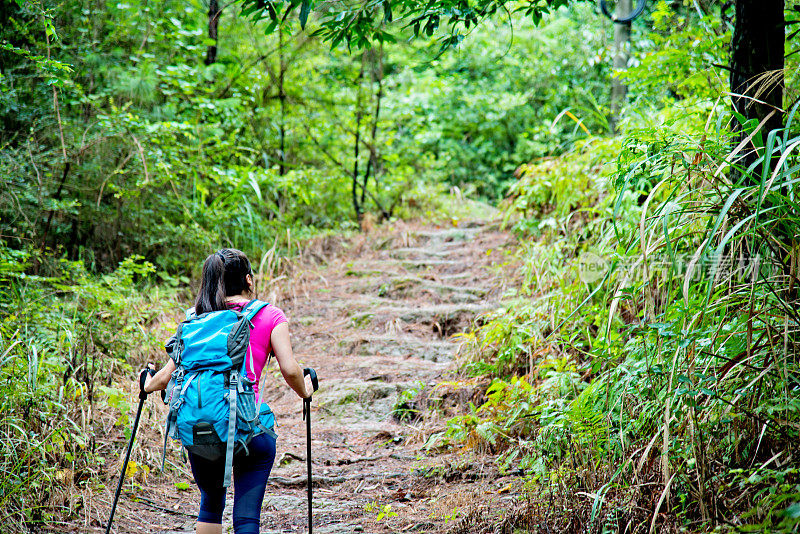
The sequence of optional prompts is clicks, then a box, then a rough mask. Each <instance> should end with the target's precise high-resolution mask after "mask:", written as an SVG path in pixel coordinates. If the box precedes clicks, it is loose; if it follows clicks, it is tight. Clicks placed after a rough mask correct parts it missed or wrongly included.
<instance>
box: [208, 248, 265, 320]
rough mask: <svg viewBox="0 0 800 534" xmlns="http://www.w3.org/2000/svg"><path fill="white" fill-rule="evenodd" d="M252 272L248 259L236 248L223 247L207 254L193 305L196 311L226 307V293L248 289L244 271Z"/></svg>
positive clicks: (246, 273) (236, 293) (238, 293)
mask: <svg viewBox="0 0 800 534" xmlns="http://www.w3.org/2000/svg"><path fill="white" fill-rule="evenodd" d="M248 274H249V275H252V274H253V271H252V269H251V267H250V260H248V259H247V256H245V254H244V252H242V251H241V250H236V249H235V248H223V249H222V250H220V251H219V252H215V253H214V254H212V255H210V256H209V257H208V258H206V261H205V263H203V276H202V278H201V280H200V291H199V292H198V294H197V301H196V302H195V305H194V309H195V313H196V314H197V315H200V314H202V313H207V312H210V311H218V310H227V309H228V306H227V304H226V303H225V297H228V296H232V295H240V294H242V293H245V292H246V293H249V292H250V285H249V284H248V283H247V275H248Z"/></svg>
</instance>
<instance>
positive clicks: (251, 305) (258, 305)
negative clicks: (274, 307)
mask: <svg viewBox="0 0 800 534" xmlns="http://www.w3.org/2000/svg"><path fill="white" fill-rule="evenodd" d="M265 306H269V302H264V301H263V300H258V299H253V300H251V301H250V302H248V303H247V304H246V305H245V306H244V308H242V315H244V316H245V317H247V319H248V320H249V321H252V320H253V317H255V316H256V314H257V313H258V312H260V311H261V310H262V309H263V308H264V307H265Z"/></svg>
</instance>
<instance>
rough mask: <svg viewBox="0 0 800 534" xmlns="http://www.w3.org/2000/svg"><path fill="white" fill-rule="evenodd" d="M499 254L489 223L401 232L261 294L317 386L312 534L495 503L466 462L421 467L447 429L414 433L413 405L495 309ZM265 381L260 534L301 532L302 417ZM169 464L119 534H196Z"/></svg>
mask: <svg viewBox="0 0 800 534" xmlns="http://www.w3.org/2000/svg"><path fill="white" fill-rule="evenodd" d="M508 241H509V237H508V235H507V234H506V233H503V232H501V231H499V230H498V228H497V225H496V224H493V223H490V222H482V221H473V222H463V223H461V224H460V225H459V226H458V227H447V228H437V227H424V226H417V225H407V224H404V223H399V224H398V225H397V226H396V227H394V228H391V229H382V230H379V231H376V232H373V233H372V234H371V235H369V236H367V237H364V236H359V237H357V238H354V239H353V240H352V241H348V242H337V241H334V240H333V239H331V238H329V239H327V240H323V241H319V242H318V243H316V244H315V245H312V246H311V247H310V248H309V250H307V251H306V254H304V256H305V257H306V258H311V257H316V258H318V259H317V261H308V262H307V264H303V265H294V266H293V268H292V276H291V277H290V278H289V279H288V281H289V282H288V283H286V282H287V281H286V280H284V281H283V283H282V282H281V281H280V280H277V281H276V282H275V283H273V284H270V285H269V287H268V288H267V290H266V291H262V295H261V296H262V298H264V297H266V296H267V295H266V294H267V293H270V295H269V298H271V299H272V301H273V302H276V303H277V305H278V306H280V307H281V308H283V309H284V310H285V312H286V314H287V316H288V317H289V318H290V329H291V331H292V342H293V346H294V350H295V354H296V357H297V358H298V360H299V361H300V362H301V365H303V366H311V367H314V368H315V369H316V370H317V372H318V373H319V377H320V381H321V388H320V391H319V392H318V393H317V394H316V395H315V396H314V402H313V415H312V424H313V436H314V441H313V453H312V459H313V469H314V482H315V495H314V511H315V514H314V517H315V519H314V521H315V525H314V532H318V533H320V534H323V533H350V532H368V533H370V532H375V533H377V532H438V531H442V530H443V529H444V528H445V527H447V525H448V523H449V522H450V521H451V520H454V519H456V518H457V517H459V515H460V514H463V511H464V510H466V509H467V508H470V507H471V506H474V504H475V503H474V502H473V501H474V500H475V499H476V498H478V499H479V500H482V501H486V500H490V499H493V498H503V497H498V495H499V493H502V491H501V489H500V488H501V487H502V486H503V485H504V481H503V480H500V479H497V478H496V473H495V472H494V470H493V469H492V468H491V467H486V466H483V465H482V464H481V462H480V461H477V460H476V459H474V458H471V457H469V456H468V455H465V454H453V453H451V454H450V455H435V454H433V453H431V454H428V453H426V451H425V449H424V443H425V440H426V439H427V438H428V437H429V435H430V432H431V431H433V430H435V429H436V428H439V429H441V428H443V427H444V418H443V417H442V418H441V420H440V421H438V422H437V421H436V414H435V413H434V414H427V416H426V418H425V420H424V421H421V420H419V418H418V415H419V414H418V411H419V409H421V408H423V406H422V405H420V404H419V403H417V402H415V399H416V398H417V397H418V394H419V393H420V392H423V391H424V392H425V395H424V396H425V397H426V398H436V397H437V395H439V394H438V393H437V392H438V391H440V390H439V389H437V387H438V386H437V385H438V384H440V383H442V382H443V381H445V380H447V379H448V378H452V373H453V365H452V362H453V358H454V356H455V353H456V351H457V349H458V340H457V339H454V338H453V337H452V336H453V334H456V333H458V332H462V331H464V330H465V329H467V328H468V327H469V325H470V323H471V321H473V319H474V318H475V317H476V316H477V315H478V314H480V313H482V312H484V311H487V310H489V309H491V308H492V307H493V306H494V305H495V304H496V302H497V298H498V297H499V294H500V291H501V288H500V287H499V282H498V279H499V278H498V276H497V275H496V271H495V269H496V267H494V266H495V265H497V264H499V263H501V262H502V261H504V256H503V249H504V247H505V246H506V244H507V243H508ZM262 285H263V282H262ZM270 373H271V376H269V377H268V378H267V384H266V386H265V394H266V398H267V399H269V400H268V402H269V403H270V405H271V406H272V407H273V410H274V411H275V412H276V413H277V414H278V428H277V432H278V434H279V439H278V458H277V460H276V464H275V468H274V469H273V472H272V476H271V479H270V485H269V487H268V489H267V496H266V499H265V503H264V512H263V513H262V532H266V533H269V534H277V533H290V532H307V520H306V506H307V501H306V493H305V492H306V475H305V472H306V471H305V470H306V464H305V456H306V452H305V450H306V449H305V424H304V422H303V421H302V418H301V406H302V405H301V402H300V401H299V400H298V399H297V397H296V396H294V394H293V393H292V392H291V391H289V389H288V387H287V386H286V385H285V383H284V382H283V381H282V379H281V378H280V374H279V372H278V371H277V369H276V368H275V366H274V364H273V365H272V366H271V367H270ZM441 396H442V395H439V398H441ZM439 406H440V408H441V404H440V405H439ZM159 408H160V407H159ZM159 408H153V409H152V412H153V413H150V414H148V416H147V417H146V419H147V421H146V422H145V424H144V430H143V432H142V438H141V442H142V444H141V445H140V447H139V448H138V449H137V454H138V456H135V457H136V458H138V459H139V461H140V462H141V463H143V464H148V463H151V462H152V463H151V465H155V462H154V459H155V458H156V457H157V456H159V455H160V446H159V445H158V444H157V443H158V440H159V439H160V438H159V435H158V424H159V423H160V421H161V419H160V412H159ZM148 417H149V419H148ZM170 458H171V459H172V461H171V467H172V469H170V470H168V473H167V474H165V475H161V474H153V475H150V476H149V477H147V478H146V480H145V479H144V478H142V479H141V480H140V483H138V484H137V483H135V482H134V483H132V484H131V487H130V488H128V490H127V491H126V494H125V495H123V498H122V501H121V504H120V509H119V511H118V513H117V514H118V515H117V517H118V519H117V520H116V521H115V523H116V524H115V531H116V532H120V533H121V532H144V531H148V532H175V533H177V532H191V531H193V527H194V519H193V518H194V514H195V513H196V510H197V502H198V500H199V499H198V495H197V492H196V490H195V489H194V486H191V487H189V489H184V490H178V489H177V488H176V485H175V484H176V483H177V485H178V486H180V487H185V485H184V484H182V482H190V481H191V478H190V477H189V474H188V469H187V468H186V466H184V465H183V464H182V463H181V462H180V460H179V459H178V458H179V455H178V454H175V453H171V454H170ZM476 481H478V484H476ZM108 498H109V497H106V499H108ZM105 504H107V502H103V501H102V500H101V501H100V502H98V503H97V506H98V509H99V510H103V509H104V508H105V506H104V505H105ZM230 508H231V507H230V506H228V510H227V515H228V517H229V516H230ZM101 515H102V514H100V513H98V516H101ZM103 521H104V520H102V519H100V521H99V522H100V523H102V522H103ZM229 521H230V520H229V519H228V525H230V522H229ZM87 526H89V525H87ZM94 526H99V525H97V522H95V524H94ZM451 526H452V523H451ZM225 531H226V532H228V527H226V530H225ZM231 531H232V530H231Z"/></svg>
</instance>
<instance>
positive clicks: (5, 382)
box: [0, 246, 170, 531]
mask: <svg viewBox="0 0 800 534" xmlns="http://www.w3.org/2000/svg"><path fill="white" fill-rule="evenodd" d="M33 261H42V260H41V256H40V254H39V252H38V251H25V250H12V249H9V248H7V247H5V246H0V288H2V290H1V291H2V292H3V295H2V299H0V433H2V440H0V499H2V502H3V504H4V507H3V516H2V523H3V525H6V526H7V527H8V528H11V529H12V530H15V531H23V530H25V529H26V528H35V525H37V524H40V523H44V522H49V521H50V520H51V519H52V518H54V517H61V518H64V517H70V516H71V515H72V514H75V513H77V512H78V509H77V508H63V507H62V503H64V502H70V501H69V496H70V495H71V494H72V493H74V492H80V491H81V490H82V489H84V488H87V487H91V486H93V485H94V484H96V483H97V481H98V480H100V479H102V478H103V475H102V473H101V471H100V469H101V465H102V464H101V459H100V458H99V457H97V456H95V449H94V440H95V436H96V435H97V434H96V430H95V426H96V427H97V428H98V429H99V428H101V427H102V426H103V425H102V421H101V420H98V412H100V410H95V409H94V408H101V407H103V406H105V405H108V406H110V407H111V408H112V411H113V412H115V413H116V414H117V415H115V417H116V424H117V425H118V426H122V425H127V418H128V413H129V410H130V407H131V400H130V393H129V391H127V387H120V386H119V385H116V384H113V383H112V382H111V377H112V375H114V374H116V373H120V372H122V373H125V374H126V375H130V374H132V370H133V368H134V367H138V366H141V365H142V362H143V361H144V360H145V358H146V357H147V356H148V355H149V354H150V353H151V352H152V351H154V350H158V351H160V345H161V337H162V335H163V333H162V332H159V330H158V329H155V328H152V326H151V323H152V321H154V320H155V319H156V318H157V317H158V316H159V315H160V314H161V313H162V310H163V309H164V307H165V306H167V305H168V304H169V300H168V299H169V296H170V295H169V294H167V293H165V292H164V291H162V290H159V289H156V288H152V287H148V286H146V285H145V284H146V280H147V279H148V278H150V277H151V275H152V272H153V266H152V265H151V264H149V263H147V262H145V261H143V260H142V258H136V257H132V258H128V259H126V260H124V261H123V262H121V263H120V265H119V266H118V268H117V269H116V270H115V271H113V272H111V273H109V274H107V275H105V276H102V277H94V276H89V275H88V274H87V273H86V270H85V268H84V266H83V264H82V263H80V262H70V261H67V260H62V261H60V262H57V263H52V264H49V265H48V267H47V270H48V271H49V273H50V274H49V276H47V277H43V276H31V275H28V274H26V271H28V270H29V269H30V266H31V262H33ZM142 290H144V291H143V292H142ZM165 297H166V298H165ZM98 400H101V401H102V402H101V403H98V402H97V401H98ZM65 499H66V501H65Z"/></svg>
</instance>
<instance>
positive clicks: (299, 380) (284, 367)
mask: <svg viewBox="0 0 800 534" xmlns="http://www.w3.org/2000/svg"><path fill="white" fill-rule="evenodd" d="M270 343H271V344H272V352H273V353H274V354H275V359H276V360H278V367H280V368H281V374H282V375H283V379H284V380H286V383H287V384H289V387H290V388H292V389H293V390H294V392H295V393H297V395H298V396H300V397H301V398H303V399H305V398H306V397H308V396H309V395H310V392H309V391H308V389H307V388H306V382H305V380H304V379H303V370H302V369H301V368H300V366H299V365H298V364H297V360H295V359H294V353H293V352H292V342H291V341H290V340H289V325H288V323H281V324H279V325H278V326H276V327H275V328H274V329H273V330H272V334H270Z"/></svg>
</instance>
